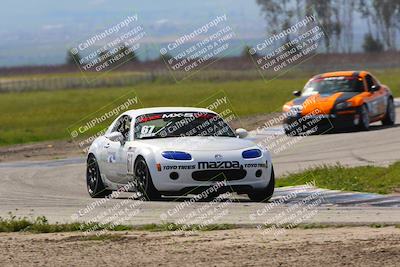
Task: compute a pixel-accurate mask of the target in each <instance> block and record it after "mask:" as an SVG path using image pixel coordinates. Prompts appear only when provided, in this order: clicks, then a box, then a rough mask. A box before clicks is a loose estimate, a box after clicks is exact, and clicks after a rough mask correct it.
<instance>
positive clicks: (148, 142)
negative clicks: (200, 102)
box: [86, 107, 275, 201]
mask: <svg viewBox="0 0 400 267" xmlns="http://www.w3.org/2000/svg"><path fill="white" fill-rule="evenodd" d="M246 136H247V131H246V130H244V129H237V130H236V132H234V131H233V130H232V129H231V128H230V126H229V125H228V124H227V123H226V122H225V121H224V120H223V119H222V118H221V117H220V116H219V115H218V114H217V113H215V112H213V111H210V110H208V109H202V108H183V107H182V108H181V107H176V108H172V107H168V108H161V107H160V108H145V109H138V110H130V111H127V112H125V113H123V114H122V115H120V116H119V117H118V118H117V119H116V120H115V121H114V122H113V123H112V124H111V126H110V127H109V128H108V130H107V131H106V133H105V134H104V135H103V136H100V137H98V138H97V139H96V140H94V142H93V143H92V145H91V146H90V148H89V151H88V156H87V179H86V180H87V189H88V192H89V194H90V196H91V197H105V196H107V195H109V194H111V193H112V191H115V190H119V189H121V187H122V188H124V187H125V188H129V190H128V191H136V192H139V193H140V194H141V195H142V196H143V197H144V198H146V199H148V200H155V199H159V198H160V197H161V195H185V194H199V193H201V192H204V190H207V189H209V188H211V187H212V186H215V184H216V183H219V184H223V186H220V187H218V191H217V192H216V195H218V194H221V193H224V192H227V191H230V192H237V193H238V194H247V195H248V196H249V198H250V199H251V200H253V201H267V200H268V199H270V198H271V197H272V194H273V192H274V186H275V178H274V170H273V166H272V162H271V156H270V154H269V152H268V151H267V150H265V149H263V148H261V147H259V146H257V145H256V144H255V143H254V142H253V141H250V140H247V139H244V138H245V137H246ZM130 184H132V185H134V186H133V188H132V187H129V186H128V187H126V185H130ZM214 196H215V194H214Z"/></svg>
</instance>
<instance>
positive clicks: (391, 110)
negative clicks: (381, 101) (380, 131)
mask: <svg viewBox="0 0 400 267" xmlns="http://www.w3.org/2000/svg"><path fill="white" fill-rule="evenodd" d="M395 121H396V109H395V106H394V102H393V99H392V98H389V100H388V104H387V108H386V114H385V117H384V118H383V120H382V124H383V125H394V123H395Z"/></svg>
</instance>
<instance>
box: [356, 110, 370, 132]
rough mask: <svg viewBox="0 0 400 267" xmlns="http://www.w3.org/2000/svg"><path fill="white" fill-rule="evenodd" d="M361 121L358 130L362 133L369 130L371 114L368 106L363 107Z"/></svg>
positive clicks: (360, 113)
mask: <svg viewBox="0 0 400 267" xmlns="http://www.w3.org/2000/svg"><path fill="white" fill-rule="evenodd" d="M359 115H360V119H359V121H358V129H359V130H361V131H368V130H369V112H368V108H367V106H366V105H362V106H361V108H360V112H359Z"/></svg>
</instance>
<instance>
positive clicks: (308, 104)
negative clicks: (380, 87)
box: [289, 92, 360, 115]
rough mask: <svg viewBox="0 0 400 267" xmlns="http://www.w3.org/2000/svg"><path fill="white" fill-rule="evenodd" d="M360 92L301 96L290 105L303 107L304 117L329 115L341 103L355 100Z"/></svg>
mask: <svg viewBox="0 0 400 267" xmlns="http://www.w3.org/2000/svg"><path fill="white" fill-rule="evenodd" d="M358 94H360V93H358V92H346V93H343V92H339V93H334V94H331V95H320V94H315V95H310V96H301V97H298V98H296V99H294V100H293V101H291V102H290V103H289V104H290V105H291V106H296V105H301V106H302V111H301V114H302V115H307V114H310V113H318V114H329V113H331V110H332V108H333V107H334V106H335V105H336V104H337V103H340V102H343V101H346V100H348V99H351V98H353V97H354V96H356V95H358Z"/></svg>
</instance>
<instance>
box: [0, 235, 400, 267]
mask: <svg viewBox="0 0 400 267" xmlns="http://www.w3.org/2000/svg"><path fill="white" fill-rule="evenodd" d="M0 250H1V251H2V253H1V254H0V262H1V263H2V266H99V265H105V266H108V265H110V266H141V265H145V266H147V265H150V266H160V265H163V266H176V265H180V266H193V265H195V266H280V265H283V266H326V265H329V266H344V265H351V266H398V262H399V260H400V229H397V228H394V227H385V228H379V229H378V228H370V227H346V228H325V229H307V230H305V229H293V230H287V231H286V232H285V233H284V234H283V235H281V236H279V237H277V238H275V237H274V236H273V235H270V234H268V235H262V233H261V232H260V231H259V230H257V229H235V230H224V231H211V232H199V233H194V234H191V235H189V236H185V235H174V233H172V232H138V231H132V232H125V233H111V234H110V235H108V236H105V237H103V238H100V240H93V238H91V239H84V238H82V236H81V234H79V233H58V234H26V233H25V234H24V233H8V234H4V233H3V234H0Z"/></svg>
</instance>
